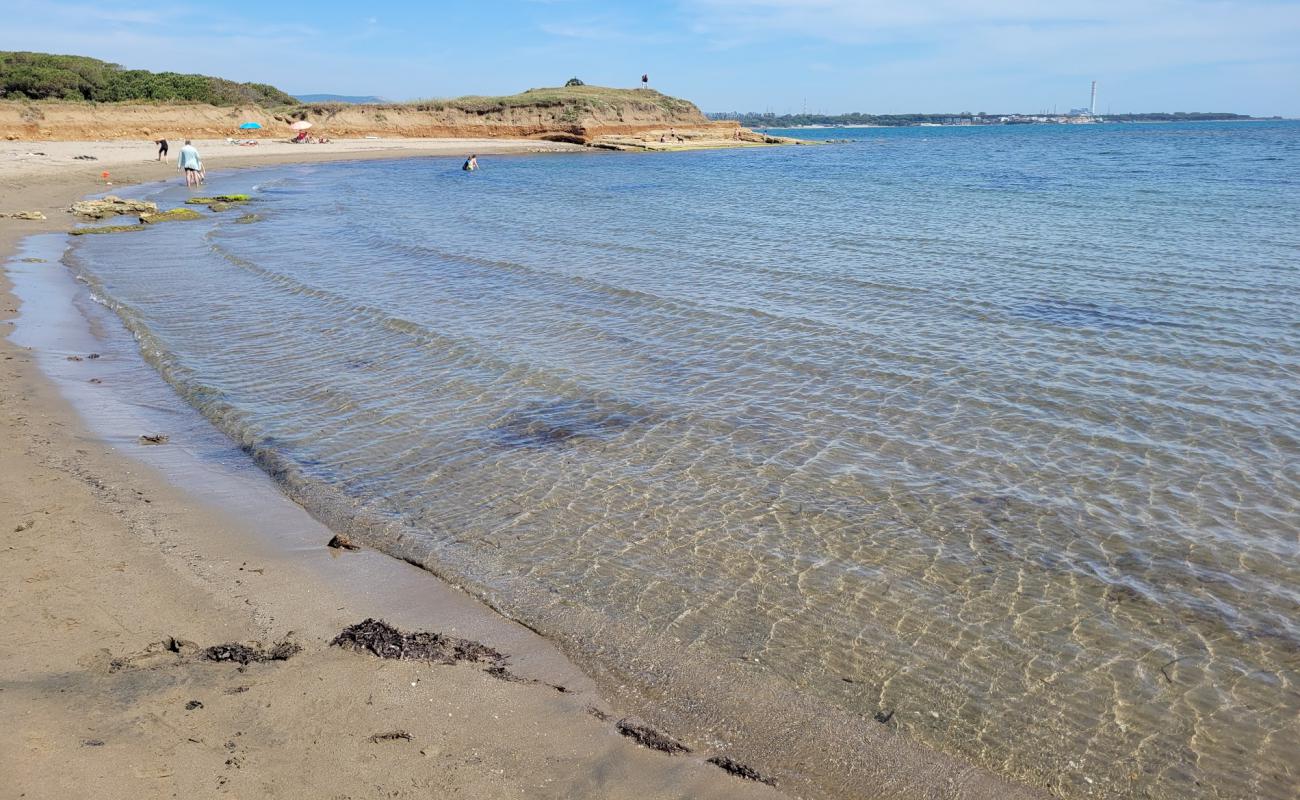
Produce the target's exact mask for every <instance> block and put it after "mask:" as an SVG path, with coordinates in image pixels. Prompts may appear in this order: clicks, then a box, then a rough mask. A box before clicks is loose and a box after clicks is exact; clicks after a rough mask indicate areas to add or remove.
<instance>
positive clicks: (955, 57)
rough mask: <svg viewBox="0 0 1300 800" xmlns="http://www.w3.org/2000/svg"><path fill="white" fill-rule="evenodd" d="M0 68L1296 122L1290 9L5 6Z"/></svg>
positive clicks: (1286, 4)
mask: <svg viewBox="0 0 1300 800" xmlns="http://www.w3.org/2000/svg"><path fill="white" fill-rule="evenodd" d="M0 49H5V50H41V51H47V52H61V53H78V54H83V55H90V56H95V57H97V58H103V59H106V60H109V61H115V62H117V63H120V64H123V65H125V66H129V67H139V68H144V69H154V70H174V71H179V72H204V73H208V74H215V75H221V76H223V77H229V78H234V79H237V80H259V81H265V82H267V83H272V84H275V85H276V86H279V87H280V88H282V89H285V90H287V91H290V92H336V93H342V94H378V95H382V96H385V97H389V98H392V99H410V98H416V97H448V96H456V95H462V94H501V93H511V92H516V91H520V90H522V89H526V88H529V87H534V86H550V85H558V84H560V83H562V82H563V81H564V80H565V79H567V78H569V77H572V76H575V75H576V76H578V77H581V78H582V79H583V80H585V81H587V82H588V83H598V84H604V85H610V86H630V85H633V84H635V83H636V81H637V79H638V78H639V76H640V75H641V73H642V72H648V73H649V74H650V77H651V83H652V85H653V86H655V87H656V88H658V89H660V90H661V91H664V92H668V93H670V94H674V95H678V96H682V97H686V98H688V99H691V100H694V101H695V102H696V103H697V104H699V105H700V106H701V107H702V108H703V109H704V110H706V111H733V110H738V111H764V110H772V111H776V112H778V113H781V112H787V111H799V110H802V109H803V108H804V107H805V105H806V107H807V109H808V110H809V111H823V112H826V113H839V112H844V111H867V112H876V113H892V112H907V111H932V112H939V111H988V112H994V111H1038V110H1044V109H1047V110H1050V109H1051V108H1053V107H1057V108H1059V109H1061V110H1065V109H1067V108H1069V107H1071V106H1081V105H1085V104H1086V102H1087V96H1088V84H1089V81H1091V80H1093V79H1096V80H1097V81H1099V84H1100V88H1099V101H1098V107H1099V110H1100V111H1102V112H1105V111H1107V110H1113V111H1116V112H1119V111H1165V110H1183V111H1237V112H1242V113H1252V114H1282V115H1285V116H1300V2H1298V1H1297V0H1213V1H1210V0H1086V1H1083V2H1056V3H1053V2H1050V1H1049V0H983V1H982V2H981V1H977V0H882V1H880V2H873V1H872V0H669V1H668V2H650V1H649V0H638V1H635V2H633V1H630V0H599V2H597V1H594V0H503V1H502V2H482V3H478V4H468V3H464V4H460V3H456V4H450V3H440V2H436V1H434V2H430V1H429V0H421V1H420V2H415V1H414V0H387V1H386V2H382V3H379V2H359V1H358V0H349V1H348V2H342V1H341V0H314V2H293V1H291V0H258V1H256V2H255V1H253V0H221V1H220V2H209V3H197V2H189V1H188V0H180V2H176V3H171V2H164V3H162V4H155V3H148V2H136V3H104V2H90V1H89V0H87V1H85V2H74V1H72V0H0Z"/></svg>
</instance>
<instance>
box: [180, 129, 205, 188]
mask: <svg viewBox="0 0 1300 800" xmlns="http://www.w3.org/2000/svg"><path fill="white" fill-rule="evenodd" d="M176 169H182V170H185V185H186V186H198V185H199V184H201V183H203V175H202V172H203V161H202V159H200V158H199V151H198V150H197V149H195V147H194V145H193V143H191V142H190V140H189V139H186V140H185V146H184V147H182V148H181V153H180V156H179V157H178V158H177V159H176Z"/></svg>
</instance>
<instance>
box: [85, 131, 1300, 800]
mask: <svg viewBox="0 0 1300 800" xmlns="http://www.w3.org/2000/svg"><path fill="white" fill-rule="evenodd" d="M800 133H802V134H804V135H817V136H821V137H823V138H837V139H851V140H852V141H851V142H849V143H842V144H830V145H825V146H820V147H800V148H779V149H762V150H739V151H719V152H699V153H683V154H673V155H622V154H592V155H578V156H539V157H497V158H489V157H485V158H483V159H481V162H482V164H483V170H482V171H481V172H479V173H477V174H472V175H467V174H464V173H462V172H461V171H460V170H459V168H458V167H459V161H455V162H453V161H450V160H445V159H422V160H410V161H401V162H367V163H355V164H332V165H316V166H294V167H280V168H274V169H266V170H258V171H255V172H246V173H238V174H234V175H231V176H228V177H222V178H218V179H216V180H214V181H213V183H212V185H211V186H210V187H208V191H209V192H210V193H215V192H219V191H227V192H234V191H251V193H253V194H254V195H255V196H256V201H255V203H254V204H253V206H252V210H255V211H256V212H257V213H258V214H260V215H262V217H263V219H262V220H261V221H259V222H256V223H253V224H249V225H242V224H235V222H234V220H235V217H236V215H237V213H238V212H233V213H232V212H226V213H224V214H214V215H212V216H211V218H210V219H208V220H205V221H203V222H198V223H187V224H184V225H181V224H175V225H167V226H160V227H158V228H156V229H151V230H148V231H145V232H143V233H140V234H133V235H121V236H104V237H85V238H84V239H83V240H81V241H79V242H78V243H77V246H76V248H75V251H74V254H73V256H72V258H71V261H72V263H73V265H74V267H75V268H76V269H78V270H79V271H81V272H82V273H83V274H84V275H85V276H86V277H87V279H88V280H89V281H90V282H91V284H92V286H93V287H94V288H95V291H96V292H97V293H99V295H100V296H101V297H102V298H103V299H104V300H105V301H106V302H108V303H109V304H110V305H111V306H112V307H114V308H115V309H116V310H117V311H118V312H119V313H120V314H121V315H122V317H123V319H124V321H125V322H126V323H127V325H128V327H129V328H130V329H131V330H132V331H133V332H134V333H135V334H136V336H137V337H138V338H139V339H140V342H141V348H142V351H143V352H144V353H145V355H146V357H147V358H149V359H150V360H151V361H152V362H153V363H154V364H155V365H156V366H157V367H158V368H159V369H160V371H161V372H162V373H163V375H164V376H165V377H166V378H167V379H168V381H169V382H171V383H172V385H173V386H174V387H175V388H176V390H177V392H178V393H179V394H180V395H181V397H183V398H185V399H186V400H187V401H188V402H190V403H192V404H194V405H195V406H196V407H197V408H199V409H200V410H201V411H203V413H205V414H206V415H207V416H208V417H209V418H210V419H211V420H212V421H213V422H214V423H215V424H217V426H218V427H220V428H221V429H222V430H224V431H226V432H227V433H228V434H229V435H231V436H232V437H233V438H235V439H236V440H237V441H239V442H241V443H242V444H243V445H244V446H245V447H246V449H248V450H249V452H251V453H252V454H253V455H254V456H255V457H257V458H258V459H259V461H260V462H261V463H262V464H263V465H264V466H266V467H267V468H268V469H270V470H271V471H272V472H273V473H274V474H275V475H276V477H277V478H278V479H279V480H281V482H282V484H283V485H284V486H285V488H286V490H287V491H288V492H289V493H290V494H291V495H293V496H294V497H295V498H297V499H299V500H300V501H301V502H303V503H304V504H305V505H307V506H308V507H309V508H311V509H312V510H314V511H315V512H316V513H318V514H319V515H321V516H322V517H324V518H325V519H327V520H328V521H330V522H331V523H332V524H334V525H336V526H338V527H341V528H348V529H351V530H352V531H353V532H354V533H355V534H356V535H358V536H361V537H363V538H367V539H368V541H370V542H371V543H373V544H374V545H375V546H378V547H381V548H383V549H386V550H388V551H389V552H392V553H394V554H395V555H398V556H401V557H406V558H408V559H411V560H415V561H417V562H420V563H423V564H425V565H427V566H428V567H429V568H430V569H432V570H434V571H435V572H437V573H438V574H440V575H443V576H445V577H447V578H449V579H451V580H453V581H456V582H458V583H460V584H461V585H464V586H466V587H467V588H469V589H470V590H471V591H474V592H475V593H477V594H479V595H480V596H482V597H484V598H485V599H486V600H487V601H488V602H490V603H491V604H493V605H494V606H495V607H497V608H500V609H501V610H503V611H505V612H506V613H508V614H510V615H512V616H515V617H517V618H519V619H521V620H523V621H525V622H527V623H529V624H530V625H533V626H535V627H537V628H538V629H540V630H542V631H544V632H546V633H548V634H550V635H552V636H554V637H556V638H557V639H558V640H559V641H560V642H561V643H562V644H563V645H564V646H565V647H566V649H567V650H568V651H569V652H570V653H572V654H573V655H574V657H575V658H577V659H579V660H580V661H581V662H582V663H584V664H585V665H587V666H588V667H589V668H590V669H591V670H592V671H593V672H594V673H596V674H598V675H602V676H605V677H606V678H608V679H609V680H610V681H613V682H617V683H619V684H620V685H622V686H624V691H625V692H626V693H632V694H635V695H636V696H637V697H640V698H642V699H644V700H646V702H648V703H650V704H652V705H654V706H655V708H656V713H657V714H658V715H659V718H660V719H669V720H672V721H673V722H674V723H675V724H677V725H678V726H690V725H696V726H698V728H699V730H703V731H706V732H707V734H708V735H711V736H720V735H722V734H720V733H718V732H719V731H721V730H730V729H731V726H730V722H729V721H730V720H733V719H741V718H743V719H744V720H745V725H746V727H747V728H748V729H751V735H761V732H758V733H754V732H753V731H752V729H754V728H761V727H762V724H761V721H762V720H763V719H765V718H769V717H770V718H772V719H775V718H776V716H778V715H779V711H777V710H776V709H778V708H779V707H780V705H781V703H782V702H784V700H783V698H790V697H798V698H800V702H815V703H822V704H825V706H826V707H828V708H835V709H839V710H841V711H844V712H847V713H848V714H850V715H851V716H852V717H854V718H856V719H860V720H861V721H862V724H864V725H878V724H882V723H878V722H876V721H875V720H874V717H875V716H876V715H878V714H879V715H881V716H882V717H883V716H886V715H888V714H889V713H890V712H892V717H889V718H888V722H886V723H883V724H887V725H889V726H891V727H894V728H897V729H898V730H899V731H901V732H902V733H903V734H905V735H906V736H908V737H910V738H911V739H914V740H917V741H919V742H922V743H924V744H926V745H929V746H931V747H933V748H935V749H938V750H941V751H944V752H947V753H950V754H953V755H955V756H958V757H960V758H962V759H965V760H969V761H972V762H974V763H977V764H979V765H982V766H985V767H988V768H990V769H993V770H996V771H998V772H1000V773H1002V774H1005V775H1007V776H1010V777H1013V778H1016V779H1019V780H1023V781H1025V782H1027V783H1029V784H1031V785H1035V786H1039V787H1044V788H1047V787H1050V788H1051V789H1052V790H1053V791H1057V792H1059V793H1060V794H1062V795H1065V796H1069V797H1084V796H1102V797H1130V796H1139V797H1143V796H1146V797H1160V798H1175V797H1192V796H1195V797H1243V798H1244V797H1270V798H1282V797H1292V796H1294V794H1295V791H1296V785H1297V774H1296V772H1297V768H1296V764H1297V763H1300V722H1298V721H1297V720H1300V692H1298V690H1297V681H1298V680H1300V562H1298V560H1297V556H1298V555H1300V541H1298V531H1300V399H1298V398H1300V267H1298V266H1297V265H1300V124H1296V123H1252V124H1194V125H1149V126H1143V125H1106V126H1083V127H1064V126H1062V127H1052V126H1018V127H1005V128H988V129H935V128H912V129H899V130H889V129H857V130H852V131H842V130H839V131H825V130H822V131H815V132H812V131H805V132H800ZM212 166H213V167H214V168H217V167H219V166H220V165H219V164H213V165H212ZM185 196H187V195H186V192H185V190H184V189H183V188H181V187H169V188H167V189H166V190H163V191H161V192H160V193H158V194H157V196H156V197H155V199H157V200H159V202H160V203H161V204H163V205H167V206H170V205H171V204H178V203H179V202H180V201H181V200H182V199H183V198H184V197H185ZM736 664H742V665H744V667H743V670H744V671H743V676H742V678H740V679H741V680H743V681H748V682H752V686H753V687H754V691H753V692H752V693H751V698H752V703H753V706H754V708H752V709H747V710H746V709H736V708H734V707H728V708H723V707H721V706H720V705H719V704H717V703H715V702H714V701H715V700H716V699H717V698H718V697H719V695H720V690H719V689H718V687H716V686H710V685H709V682H708V681H707V680H703V679H700V678H699V676H700V675H704V674H711V673H710V670H712V669H713V667H712V666H711V665H718V667H717V670H714V671H715V672H716V671H718V670H721V669H723V666H722V665H732V666H733V667H734V665H736ZM727 668H728V669H731V668H732V667H727ZM628 687H631V688H628ZM733 700H734V698H733ZM755 720H758V721H759V722H758V723H755V722H754V721H755ZM737 735H739V734H737ZM814 749H815V748H814ZM816 768H817V769H821V768H824V769H825V770H828V771H833V770H835V769H843V764H839V765H838V766H836V765H834V764H829V763H828V764H826V765H822V766H819V767H816Z"/></svg>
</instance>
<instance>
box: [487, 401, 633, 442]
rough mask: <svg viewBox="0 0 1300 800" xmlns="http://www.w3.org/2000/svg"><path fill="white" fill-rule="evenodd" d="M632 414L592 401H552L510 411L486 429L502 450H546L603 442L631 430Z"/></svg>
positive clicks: (531, 404)
mask: <svg viewBox="0 0 1300 800" xmlns="http://www.w3.org/2000/svg"><path fill="white" fill-rule="evenodd" d="M636 421H637V418H636V417H635V416H633V415H632V414H628V413H626V412H625V411H622V410H620V409H618V408H617V407H611V406H608V405H606V404H604V403H597V402H595V401H592V400H551V401H546V402H540V403H530V404H528V405H525V406H522V407H520V408H516V409H514V410H512V411H509V412H507V413H505V414H503V415H502V416H501V417H499V418H498V419H497V420H496V421H494V422H493V423H492V424H491V425H490V426H489V428H488V432H489V434H490V435H491V438H492V440H493V441H494V442H495V443H496V444H498V445H500V446H502V447H524V448H534V449H536V448H546V447H556V446H560V445H564V444H568V443H571V442H572V441H574V440H577V439H605V438H609V437H612V436H615V435H617V434H619V433H621V432H622V431H624V430H626V429H627V428H629V427H631V426H632V425H633V424H634V423H635V422H636Z"/></svg>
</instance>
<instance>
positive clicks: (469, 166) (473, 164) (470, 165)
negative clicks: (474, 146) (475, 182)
mask: <svg viewBox="0 0 1300 800" xmlns="http://www.w3.org/2000/svg"><path fill="white" fill-rule="evenodd" d="M461 169H463V170H465V171H466V172H473V171H474V170H476V169H478V156H470V157H469V158H467V159H465V164H464V166H462V167H461Z"/></svg>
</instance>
